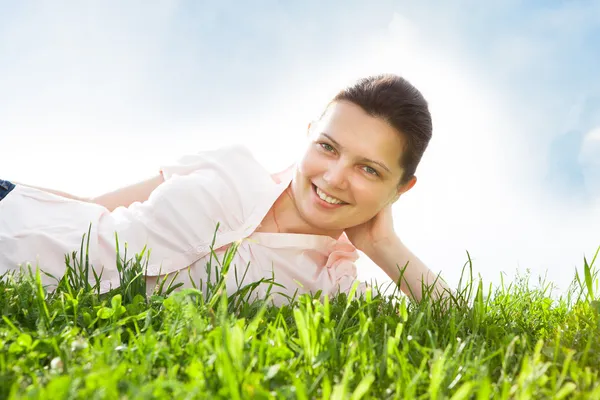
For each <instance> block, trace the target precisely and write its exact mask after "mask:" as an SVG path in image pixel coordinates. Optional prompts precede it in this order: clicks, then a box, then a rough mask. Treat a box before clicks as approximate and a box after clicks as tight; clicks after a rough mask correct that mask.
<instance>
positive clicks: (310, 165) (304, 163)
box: [298, 151, 321, 176]
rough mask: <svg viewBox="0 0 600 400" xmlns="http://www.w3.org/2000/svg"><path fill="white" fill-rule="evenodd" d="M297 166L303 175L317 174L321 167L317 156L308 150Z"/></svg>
mask: <svg viewBox="0 0 600 400" xmlns="http://www.w3.org/2000/svg"><path fill="white" fill-rule="evenodd" d="M298 168H299V170H300V172H301V173H302V175H304V176H314V175H316V174H318V172H319V170H320V168H321V167H320V162H319V157H318V156H316V155H315V154H312V152H310V151H309V152H307V153H306V154H305V155H304V157H303V158H302V160H300V163H299V164H298Z"/></svg>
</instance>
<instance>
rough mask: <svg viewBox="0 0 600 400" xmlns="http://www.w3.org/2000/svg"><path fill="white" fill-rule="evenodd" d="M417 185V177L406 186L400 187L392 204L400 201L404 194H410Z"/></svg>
mask: <svg viewBox="0 0 600 400" xmlns="http://www.w3.org/2000/svg"><path fill="white" fill-rule="evenodd" d="M416 184H417V177H416V176H413V177H412V179H411V180H410V181H408V182H407V183H405V184H404V185H401V186H398V189H397V191H396V195H395V196H394V198H393V199H392V203H395V202H396V201H398V199H399V198H400V196H402V195H403V194H404V193H406V192H408V191H409V190H410V189H412V188H413V187H414V186H415V185H416Z"/></svg>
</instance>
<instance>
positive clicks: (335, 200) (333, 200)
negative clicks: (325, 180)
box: [317, 187, 343, 204]
mask: <svg viewBox="0 0 600 400" xmlns="http://www.w3.org/2000/svg"><path fill="white" fill-rule="evenodd" d="M317 194H318V195H319V197H320V198H321V200H325V201H326V202H328V203H330V204H342V203H343V201H341V200H338V199H336V198H333V197H329V196H327V195H326V194H325V193H323V192H322V191H321V189H319V188H318V187H317Z"/></svg>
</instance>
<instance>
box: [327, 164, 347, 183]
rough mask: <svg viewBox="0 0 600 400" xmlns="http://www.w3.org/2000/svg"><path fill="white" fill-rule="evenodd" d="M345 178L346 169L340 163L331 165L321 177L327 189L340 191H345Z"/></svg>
mask: <svg viewBox="0 0 600 400" xmlns="http://www.w3.org/2000/svg"><path fill="white" fill-rule="evenodd" d="M346 178H347V177H346V168H345V166H344V165H342V164H341V163H331V164H330V165H329V168H328V169H327V171H326V172H325V174H324V175H323V179H324V180H325V182H327V184H328V185H329V187H331V188H336V189H340V190H343V189H346V186H347V182H348V181H347V179H346Z"/></svg>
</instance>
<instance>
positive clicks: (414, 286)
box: [364, 236, 451, 301]
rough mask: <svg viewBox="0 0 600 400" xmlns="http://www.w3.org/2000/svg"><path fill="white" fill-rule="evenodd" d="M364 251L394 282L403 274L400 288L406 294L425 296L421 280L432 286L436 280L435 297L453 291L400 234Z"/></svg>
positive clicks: (415, 297) (418, 298)
mask: <svg viewBox="0 0 600 400" xmlns="http://www.w3.org/2000/svg"><path fill="white" fill-rule="evenodd" d="M364 253H365V254H366V255H367V256H368V257H369V258H370V259H371V260H373V262H374V263H375V264H377V265H378V266H379V267H380V268H381V269H382V270H383V271H384V272H385V273H386V274H387V275H388V276H389V277H390V278H391V279H392V280H393V281H394V282H396V283H397V282H398V280H399V279H400V277H401V276H402V281H401V282H400V290H402V291H403V292H404V293H405V294H406V295H408V296H411V297H414V299H415V300H417V301H420V300H421V298H422V297H423V293H422V286H421V282H424V283H425V285H426V286H432V285H433V284H434V282H435V286H434V289H433V291H432V297H433V298H434V299H438V298H440V297H442V296H444V295H447V294H448V292H450V293H451V291H450V288H449V287H448V285H446V283H445V282H443V281H442V279H441V278H440V277H438V276H436V275H435V274H434V273H433V271H431V270H430V269H429V268H427V266H426V265H425V264H423V262H422V261H421V260H419V258H418V257H417V256H415V255H414V254H413V253H412V252H411V251H410V250H409V249H408V248H407V247H406V246H405V245H404V243H402V241H401V240H400V238H399V237H398V236H395V237H394V238H393V239H390V240H387V241H383V242H378V243H377V244H375V245H373V246H372V247H371V248H369V249H367V251H365V252H364ZM407 262H408V265H407V266H406V269H405V270H404V273H402V270H403V269H404V266H405V265H406V263H407ZM436 279H437V280H436Z"/></svg>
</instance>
